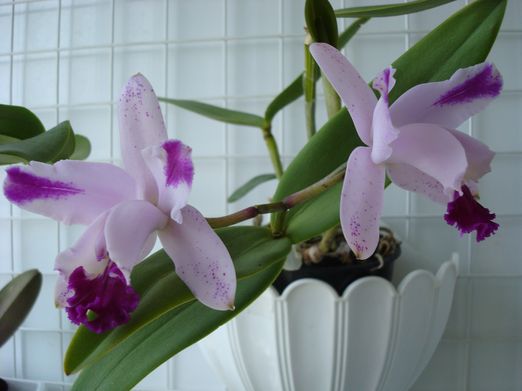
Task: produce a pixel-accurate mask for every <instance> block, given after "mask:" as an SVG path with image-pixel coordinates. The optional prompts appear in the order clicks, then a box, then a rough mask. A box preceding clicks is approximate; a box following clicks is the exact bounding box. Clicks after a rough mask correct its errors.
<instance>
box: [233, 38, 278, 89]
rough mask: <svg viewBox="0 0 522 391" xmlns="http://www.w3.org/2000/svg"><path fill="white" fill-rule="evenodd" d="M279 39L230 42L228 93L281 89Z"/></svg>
mask: <svg viewBox="0 0 522 391" xmlns="http://www.w3.org/2000/svg"><path fill="white" fill-rule="evenodd" d="M279 45H280V42H279V40H272V39H264V40H253V41H250V40H245V41H231V42H230V43H229V44H228V69H227V74H228V93H229V94H230V95H232V96H245V95H247V96H248V95H265V94H271V95H275V94H277V93H279V87H280V79H281V76H280V75H279V68H280V66H279V63H280V60H279Z"/></svg>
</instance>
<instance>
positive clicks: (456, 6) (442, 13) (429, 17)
mask: <svg viewBox="0 0 522 391" xmlns="http://www.w3.org/2000/svg"><path fill="white" fill-rule="evenodd" d="M464 6H465V1H464V0H458V1H454V2H451V3H449V4H445V5H443V6H439V7H436V8H433V9H430V10H427V11H423V12H418V13H413V14H410V15H408V22H409V28H410V30H414V31H415V30H418V31H426V30H431V29H433V28H435V27H437V26H438V25H439V24H441V23H442V22H443V21H445V20H446V19H447V18H448V17H449V16H451V15H452V14H454V13H455V12H457V11H458V10H460V9H461V8H462V7H464Z"/></svg>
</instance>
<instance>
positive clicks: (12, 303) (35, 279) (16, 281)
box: [0, 269, 42, 346]
mask: <svg viewBox="0 0 522 391" xmlns="http://www.w3.org/2000/svg"><path fill="white" fill-rule="evenodd" d="M41 286H42V274H41V273H40V272H39V271H38V270H36V269H32V270H27V271H26V272H23V273H22V274H19V275H18V276H16V277H15V278H13V279H12V280H11V281H10V282H9V283H8V284H7V285H6V286H4V287H3V288H2V290H1V291H0V346H2V345H3V344H4V343H5V342H6V341H7V340H8V339H9V338H10V337H11V335H12V334H13V333H14V332H15V331H16V329H17V328H18V327H19V326H20V325H21V324H22V322H23V321H24V319H25V317H26V316H27V314H28V313H29V311H30V310H31V308H32V307H33V304H34V302H35V301H36V298H37V297H38V293H39V292H40V287H41Z"/></svg>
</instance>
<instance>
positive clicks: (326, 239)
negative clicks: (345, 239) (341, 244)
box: [319, 224, 339, 254]
mask: <svg viewBox="0 0 522 391" xmlns="http://www.w3.org/2000/svg"><path fill="white" fill-rule="evenodd" d="M338 230H339V224H336V225H335V227H332V228H330V229H329V230H328V231H326V232H325V233H323V237H322V238H321V241H320V242H319V251H321V253H323V254H326V253H329V252H330V246H331V243H332V241H333V240H334V239H335V237H336V236H337V231H338Z"/></svg>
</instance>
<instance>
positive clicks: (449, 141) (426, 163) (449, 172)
mask: <svg viewBox="0 0 522 391" xmlns="http://www.w3.org/2000/svg"><path fill="white" fill-rule="evenodd" d="M399 130H400V135H399V137H398V138H397V140H395V141H394V142H393V143H392V148H393V154H392V156H391V157H390V159H389V161H388V162H387V163H405V164H409V165H411V166H413V167H415V168H417V169H419V170H420V171H422V172H424V173H425V174H427V175H429V176H431V177H433V178H435V179H436V180H437V181H438V182H440V184H441V185H442V187H443V188H444V192H445V193H446V194H448V195H452V194H453V191H454V190H456V189H460V185H461V183H462V180H463V179H464V174H465V172H466V169H467V167H468V163H467V160H466V153H465V151H464V148H463V147H462V145H461V144H460V142H459V141H458V140H457V139H456V138H455V137H454V136H453V135H452V134H451V133H450V132H448V131H447V130H446V129H443V128H441V127H439V126H437V125H433V124H409V125H406V126H403V127H401V128H400V129H399Z"/></svg>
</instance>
